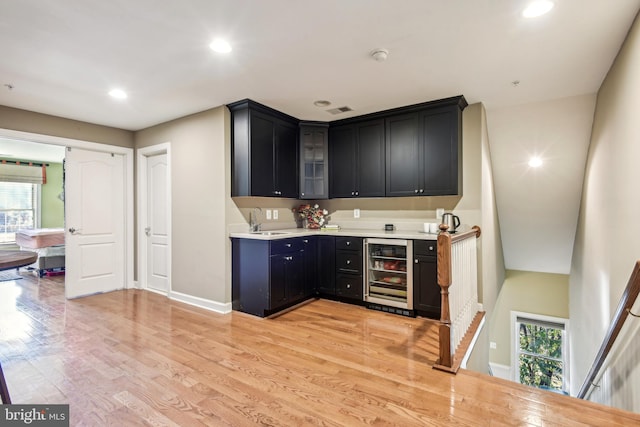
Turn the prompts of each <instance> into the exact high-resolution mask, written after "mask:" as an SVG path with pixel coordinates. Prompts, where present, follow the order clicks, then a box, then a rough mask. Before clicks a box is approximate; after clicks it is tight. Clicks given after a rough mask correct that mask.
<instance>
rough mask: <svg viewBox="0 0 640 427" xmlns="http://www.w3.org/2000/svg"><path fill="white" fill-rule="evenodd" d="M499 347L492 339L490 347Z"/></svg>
mask: <svg viewBox="0 0 640 427" xmlns="http://www.w3.org/2000/svg"><path fill="white" fill-rule="evenodd" d="M497 347H498V346H497V345H496V343H495V342H493V341H491V342H490V343H489V348H491V349H493V350H495V349H496V348H497Z"/></svg>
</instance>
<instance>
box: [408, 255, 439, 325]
mask: <svg viewBox="0 0 640 427" xmlns="http://www.w3.org/2000/svg"><path fill="white" fill-rule="evenodd" d="M413 308H414V309H415V310H417V311H418V314H420V315H422V316H427V317H429V318H432V319H440V286H438V269H437V262H436V258H435V257H425V256H420V255H417V256H414V264H413Z"/></svg>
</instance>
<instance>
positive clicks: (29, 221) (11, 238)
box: [0, 182, 38, 243]
mask: <svg viewBox="0 0 640 427" xmlns="http://www.w3.org/2000/svg"><path fill="white" fill-rule="evenodd" d="M37 193H38V184H28V183H22V182H0V243H15V241H16V231H17V230H20V229H24V228H36V218H37V207H38V203H37Z"/></svg>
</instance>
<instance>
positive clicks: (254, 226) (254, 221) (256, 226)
mask: <svg viewBox="0 0 640 427" xmlns="http://www.w3.org/2000/svg"><path fill="white" fill-rule="evenodd" d="M258 213H262V209H260V208H253V210H252V211H251V212H249V231H250V232H251V233H255V232H257V231H260V229H261V228H262V224H260V223H259V222H258Z"/></svg>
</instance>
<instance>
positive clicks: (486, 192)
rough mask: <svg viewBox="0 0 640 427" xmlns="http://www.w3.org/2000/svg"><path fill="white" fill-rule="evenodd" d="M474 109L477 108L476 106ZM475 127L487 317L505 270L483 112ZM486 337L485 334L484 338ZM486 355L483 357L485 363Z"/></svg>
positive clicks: (480, 264)
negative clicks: (479, 139) (479, 148)
mask: <svg viewBox="0 0 640 427" xmlns="http://www.w3.org/2000/svg"><path fill="white" fill-rule="evenodd" d="M476 105H477V104H476ZM478 116H479V117H478V119H477V120H478V123H479V126H480V132H479V133H478V135H479V137H480V138H481V146H482V152H481V159H482V160H481V167H482V188H481V190H480V191H481V205H482V208H481V212H480V213H481V215H482V222H481V227H482V236H481V238H480V240H479V241H478V242H479V245H480V246H479V247H480V249H481V252H480V262H479V267H480V274H481V276H482V281H481V282H480V283H481V289H479V292H480V295H481V301H482V304H483V305H484V309H485V311H486V312H487V314H488V317H490V316H491V315H492V314H493V311H494V308H495V304H496V300H497V298H498V294H499V293H500V289H501V287H502V283H503V281H504V275H505V267H504V254H503V251H502V236H501V234H500V221H499V217H498V209H497V207H496V196H495V185H494V177H493V164H492V163H491V150H490V141H489V133H488V130H487V117H486V112H485V110H484V108H481V109H480V111H479V112H478ZM485 336H488V334H485ZM484 348H486V349H487V353H488V348H489V345H488V343H486V346H485V347H484ZM488 357H489V355H488V354H487V355H486V358H487V359H488Z"/></svg>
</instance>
